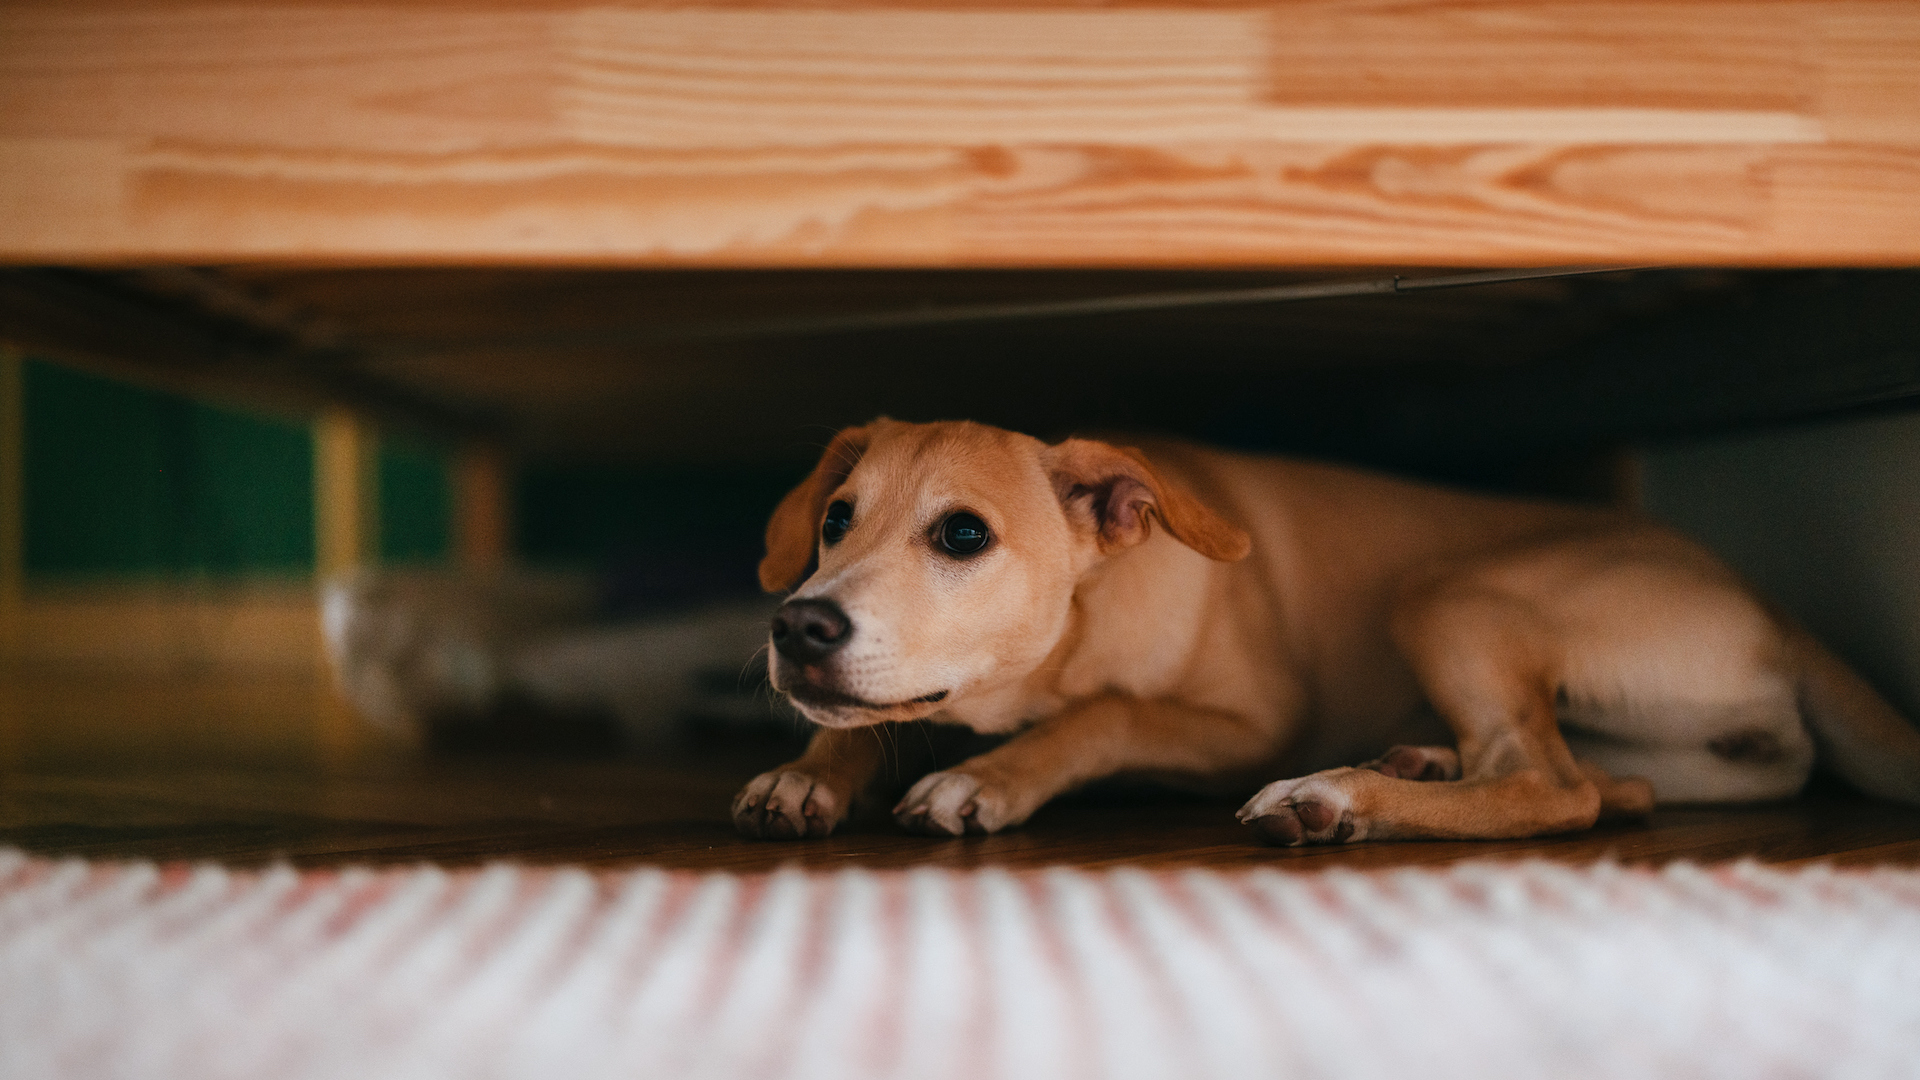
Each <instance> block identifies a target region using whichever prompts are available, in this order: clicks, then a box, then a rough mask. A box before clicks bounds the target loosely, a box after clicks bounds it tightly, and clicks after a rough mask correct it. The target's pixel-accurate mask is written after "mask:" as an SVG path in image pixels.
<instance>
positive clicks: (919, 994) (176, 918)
mask: <svg viewBox="0 0 1920 1080" xmlns="http://www.w3.org/2000/svg"><path fill="white" fill-rule="evenodd" d="M627 1076H631V1077H648V1078H654V1077H665V1078H677V1077H750V1078H753V1080H772V1078H785V1077H819V1078H831V1080H853V1078H865V1077H900V1078H912V1080H939V1078H948V1077H951V1078H955V1080H959V1078H966V1080H985V1078H992V1077H1049V1078H1051V1077H1155V1078H1158V1077H1187V1076H1193V1077H1236V1078H1238V1077H1251V1076H1289V1077H1367V1078H1372V1077H1380V1078H1389V1077H1391V1078H1396V1080H1400V1078H1422V1080H1424V1078H1430V1077H1432V1078H1445V1077H1462V1078H1465V1077H1475V1078H1479V1077H1515V1078H1519V1077H1525V1078H1529V1080H1533V1078H1547V1077H1647V1076H1675V1077H1728V1078H1735V1077H1737V1078H1741V1080H1749V1078H1754V1077H1816V1076H1831V1077H1847V1078H1854V1077H1920V873H1917V872H1913V871H1901V870H1870V871H1859V872H1843V871H1834V870H1827V869H1811V870H1801V871H1794V872H1782V871H1775V870H1769V869H1765V868H1763V867H1760V866H1757V865H1752V864H1742V865H1733V866H1724V867H1718V868H1701V867H1697V866H1691V865H1675V866H1670V867H1668V868H1666V869H1664V870H1660V871H1646V870H1634V869H1624V868H1621V867H1617V866H1609V865H1601V866H1594V867H1586V868H1569V867H1564V866H1558V865H1552V864H1546V863H1507V864H1500V863H1481V864H1467V865H1460V866H1455V867H1453V868H1450V869H1445V870H1432V871H1429V870H1409V871H1395V872H1385V873H1371V874H1361V873H1351V872H1329V873H1313V874H1291V873H1280V872H1265V871H1262V872H1250V873H1232V874H1224V873H1209V872H1199V871H1194V872H1185V873H1147V872H1139V871H1125V870H1121V871H1114V872H1104V873H1082V872H1073V871H1066V870H1059V871H1047V872H1036V873H1024V874H1010V873H999V872H993V871H983V872H972V873H948V872H936V871H927V872H912V873H887V874H875V873H862V872H855V871H849V872H842V873H833V874H817V875H810V874H803V873H799V872H791V873H776V874H771V875H762V876H751V877H739V876H722V875H698V874H687V873H673V872H664V871H638V872H631V873H588V872H584V871H574V870H530V869H523V868H514V867H508V866H499V867H493V868H488V869H481V870H473V871H464V872H448V871H444V870H439V869H433V868H418V869H404V870H385V871H368V870H347V871H338V872H335V871H309V872H297V871H294V870H290V869H274V870H266V871H259V872H237V871H230V870H223V869H219V868H215V867H207V866H154V865H149V864H144V863H132V864H102V863H88V862H80V861H48V860H40V859H34V858H29V857H26V856H23V855H21V854H18V853H15V852H5V851H0V1077H5V1078H7V1080H40V1078H56V1077H58V1078H63V1080H72V1078H92V1077H114V1078H120V1077H124V1078H127V1080H134V1078H139V1080H166V1078H173V1077H193V1078H196V1080H222V1078H229V1077H232V1078H241V1077H245V1078H250V1080H251V1078H274V1080H299V1078H353V1080H374V1078H414V1077H420V1078H429V1077H476V1078H495V1077H497V1078H501V1080H507V1078H522V1077H525V1078H536V1077H537V1078H566V1080H573V1078H592V1077H627Z"/></svg>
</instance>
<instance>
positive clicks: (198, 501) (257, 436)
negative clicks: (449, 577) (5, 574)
mask: <svg viewBox="0 0 1920 1080" xmlns="http://www.w3.org/2000/svg"><path fill="white" fill-rule="evenodd" d="M23 374H24V379H23V381H24V387H23V397H24V399H25V400H24V413H25V417H24V427H25V433H24V434H25V455H24V456H25V461H24V463H23V464H24V473H25V485H24V486H25V491H24V497H23V500H22V501H23V503H24V507H23V510H24V514H23V516H24V518H25V526H26V527H25V533H26V535H25V549H26V550H25V559H24V561H25V570H26V573H27V574H28V575H29V576H62V577H65V576H82V575H98V574H115V575H123V574H133V575H162V576H165V575H180V574H310V573H312V571H313V440H312V438H311V436H310V434H309V432H308V430H307V428H306V427H305V426H303V425H300V424H296V423H288V422H286V421H281V420H272V419H266V418H262V417H255V416H249V415H246V414H243V413H237V412H233V411H230V410H226V409H220V408H215V407H213V406H210V405H203V404H200V403H198V402H194V401H190V400H188V399H186V398H182V397H177V396H175V395H172V394H165V393H160V392H157V391H153V390H147V389H143V388H139V387H133V386H128V385H125V384H122V383H117V382H113V381H110V380H107V379H102V378H98V377H96V376H92V375H88V374H84V373H82V372H77V371H73V370H71V369H68V368H62V367H57V366H54V365H51V364H46V363H40V362H34V361H29V362H28V363H27V364H26V365H25V371H24V373H23Z"/></svg>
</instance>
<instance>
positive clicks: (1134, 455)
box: [1043, 439, 1253, 562]
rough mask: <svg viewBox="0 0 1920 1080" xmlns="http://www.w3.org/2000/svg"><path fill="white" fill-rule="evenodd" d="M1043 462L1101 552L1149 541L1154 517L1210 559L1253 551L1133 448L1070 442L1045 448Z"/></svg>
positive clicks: (1246, 539) (1227, 559)
mask: <svg viewBox="0 0 1920 1080" xmlns="http://www.w3.org/2000/svg"><path fill="white" fill-rule="evenodd" d="M1043 460H1044V462H1045V464H1046V468H1047V472H1048V474H1049V475H1050V476H1052V477H1053V490H1054V493H1055V494H1057V495H1059V496H1060V505H1061V506H1063V507H1065V508H1066V511H1067V516H1068V517H1069V518H1074V519H1077V520H1079V521H1081V522H1084V523H1086V524H1087V526H1088V527H1090V528H1092V529H1093V530H1094V531H1095V540H1096V542H1097V543H1098V544H1099V545H1100V550H1101V551H1103V552H1105V551H1114V550H1117V549H1119V548H1124V547H1132V546H1133V545H1135V544H1137V543H1139V542H1141V541H1142V540H1145V539H1146V538H1147V536H1148V534H1149V533H1151V532H1152V528H1153V526H1152V522H1153V519H1155V518H1158V519H1159V520H1160V524H1161V525H1162V526H1163V527H1165V528H1166V530H1167V532H1169V533H1171V534H1173V538H1174V539H1175V540H1178V541H1180V542H1181V543H1183V544H1185V545H1187V546H1188V547H1190V548H1192V549H1193V550H1195V551H1197V552H1199V553H1200V554H1202V555H1205V556H1206V557H1207V558H1209V559H1217V560H1219V561H1221V562H1234V561H1236V560H1239V559H1244V558H1246V557H1247V553H1248V552H1250V551H1252V550H1253V540H1252V538H1250V537H1249V536H1247V534H1246V533H1245V532H1244V531H1242V530H1241V529H1238V528H1235V527H1234V526H1233V525H1230V524H1228V523H1227V521H1226V519H1224V518H1222V517H1221V516H1220V515H1218V514H1216V513H1214V512H1213V511H1212V510H1209V509H1207V507H1206V506H1205V505H1204V504H1202V503H1201V502H1200V500H1198V499H1196V498H1194V497H1193V496H1192V495H1189V494H1188V493H1187V492H1186V491H1185V490H1184V489H1182V488H1180V487H1179V486H1177V485H1175V484H1170V483H1168V482H1166V481H1165V480H1163V479H1161V478H1160V475H1159V474H1158V473H1156V472H1154V470H1153V466H1152V465H1150V464H1148V462H1147V457H1146V455H1145V454H1142V453H1141V452H1140V451H1138V450H1135V449H1134V448H1133V447H1131V446H1110V445H1108V444H1106V443H1103V442H1095V441H1093V440H1092V439H1068V440H1067V441H1066V442H1063V443H1060V444H1059V445H1057V446H1049V447H1047V448H1046V450H1045V451H1044V455H1043Z"/></svg>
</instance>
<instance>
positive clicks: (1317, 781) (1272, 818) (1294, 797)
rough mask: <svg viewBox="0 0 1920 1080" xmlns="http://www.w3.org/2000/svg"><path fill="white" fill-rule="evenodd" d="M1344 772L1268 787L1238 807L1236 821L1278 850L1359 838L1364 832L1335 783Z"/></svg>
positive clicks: (1318, 775)
mask: <svg viewBox="0 0 1920 1080" xmlns="http://www.w3.org/2000/svg"><path fill="white" fill-rule="evenodd" d="M1346 771H1349V770H1338V769H1336V770H1334V771H1332V772H1330V773H1316V774H1314V775H1313V776H1306V777H1301V778H1300V779H1297V780H1280V781H1276V782H1274V783H1271V784H1268V785H1267V786H1266V787H1264V788H1261V789H1260V793H1259V794H1257V795H1255V796H1254V797H1253V798H1252V799H1249V800H1248V801H1247V805H1245V806H1243V807H1241V808H1240V813H1239V818H1240V821H1241V822H1242V823H1243V824H1247V825H1251V826H1253V828H1254V830H1255V831H1256V832H1258V833H1259V834H1260V837H1261V839H1263V840H1265V841H1267V842H1268V843H1271V844H1278V845H1280V846H1282V847H1298V846H1300V845H1302V844H1344V843H1347V842H1349V841H1352V840H1358V839H1362V838H1363V837H1364V835H1365V830H1363V829H1362V828H1361V823H1360V821H1359V820H1358V819H1357V818H1356V817H1355V815H1354V813H1353V801H1352V799H1351V798H1349V797H1348V795H1347V793H1346V792H1345V791H1344V790H1342V789H1341V787H1340V783H1339V774H1340V773H1342V772H1346Z"/></svg>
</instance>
